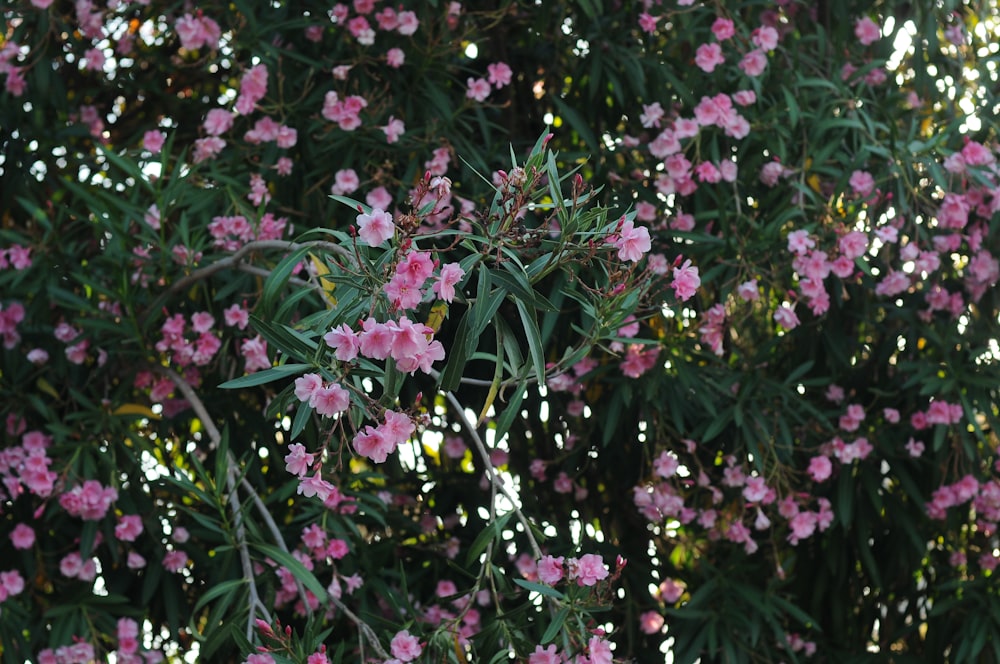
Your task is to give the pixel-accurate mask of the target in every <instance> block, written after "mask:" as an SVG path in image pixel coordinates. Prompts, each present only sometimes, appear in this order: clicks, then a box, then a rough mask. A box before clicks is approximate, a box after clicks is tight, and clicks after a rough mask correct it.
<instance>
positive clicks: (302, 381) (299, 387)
mask: <svg viewBox="0 0 1000 664" xmlns="http://www.w3.org/2000/svg"><path fill="white" fill-rule="evenodd" d="M322 387H323V378H322V377H321V376H320V375H319V374H315V373H308V374H305V375H303V376H299V377H298V378H296V379H295V397H296V398H297V399H298V400H299V401H302V402H304V403H308V404H311V403H312V400H313V399H314V398H315V396H316V393H317V392H318V391H319V390H320V389H321V388H322Z"/></svg>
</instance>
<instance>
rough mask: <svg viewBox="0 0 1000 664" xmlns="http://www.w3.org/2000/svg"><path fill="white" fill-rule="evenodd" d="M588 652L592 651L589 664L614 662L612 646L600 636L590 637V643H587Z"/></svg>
mask: <svg viewBox="0 0 1000 664" xmlns="http://www.w3.org/2000/svg"><path fill="white" fill-rule="evenodd" d="M587 650H589V651H590V655H589V657H588V658H587V662H588V664H611V662H612V661H613V654H612V652H611V644H610V643H608V642H607V641H606V640H604V639H602V638H601V637H600V636H596V635H595V636H592V637H590V641H588V642H587Z"/></svg>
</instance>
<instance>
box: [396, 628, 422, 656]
mask: <svg viewBox="0 0 1000 664" xmlns="http://www.w3.org/2000/svg"><path fill="white" fill-rule="evenodd" d="M389 647H390V648H391V650H392V656H393V657H395V658H396V659H398V660H399V661H401V662H412V661H413V660H415V659H416V658H418V657H420V653H422V652H423V650H424V649H423V647H421V645H420V641H419V640H418V639H417V637H415V636H413V635H412V634H410V632H409V631H407V630H405V629H404V630H402V631H400V632H396V635H395V636H393V637H392V642H391V643H390V644H389Z"/></svg>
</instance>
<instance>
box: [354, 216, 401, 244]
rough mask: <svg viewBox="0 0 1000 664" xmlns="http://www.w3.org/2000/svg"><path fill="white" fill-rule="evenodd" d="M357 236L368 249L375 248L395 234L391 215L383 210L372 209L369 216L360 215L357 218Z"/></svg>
mask: <svg viewBox="0 0 1000 664" xmlns="http://www.w3.org/2000/svg"><path fill="white" fill-rule="evenodd" d="M357 220H358V235H359V236H360V237H361V240H362V242H364V243H365V244H367V245H368V246H369V247H377V246H379V245H380V244H382V243H383V242H385V241H386V240H388V239H389V238H391V237H392V236H393V234H394V233H395V232H396V225H395V224H394V223H393V222H392V215H391V214H389V213H388V212H386V211H384V210H379V209H377V208H376V209H374V210H372V211H371V214H365V213H361V214H359V215H358V217H357Z"/></svg>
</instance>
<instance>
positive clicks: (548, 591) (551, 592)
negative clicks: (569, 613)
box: [514, 579, 565, 599]
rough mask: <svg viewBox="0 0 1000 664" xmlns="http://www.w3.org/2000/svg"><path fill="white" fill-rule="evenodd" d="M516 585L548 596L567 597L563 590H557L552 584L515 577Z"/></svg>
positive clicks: (555, 597)
mask: <svg viewBox="0 0 1000 664" xmlns="http://www.w3.org/2000/svg"><path fill="white" fill-rule="evenodd" d="M514 583H515V584H516V585H519V586H521V587H522V588H524V589H525V590H528V591H530V592H533V593H538V594H539V595H544V596H546V597H552V598H554V599H562V598H563V597H565V595H563V594H562V593H561V592H559V591H558V590H556V589H555V588H553V587H551V586H546V585H543V584H541V583H535V582H533V581H525V580H524V579H514Z"/></svg>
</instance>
